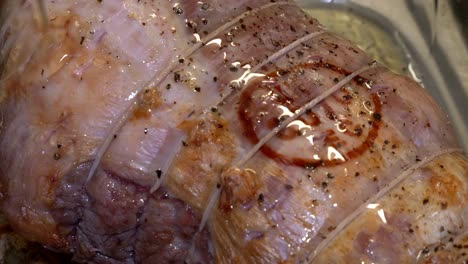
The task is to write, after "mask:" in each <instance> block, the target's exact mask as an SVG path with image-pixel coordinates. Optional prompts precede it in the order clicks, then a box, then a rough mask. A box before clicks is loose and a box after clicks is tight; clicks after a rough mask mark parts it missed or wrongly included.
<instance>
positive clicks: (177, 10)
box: [172, 6, 184, 15]
mask: <svg viewBox="0 0 468 264" xmlns="http://www.w3.org/2000/svg"><path fill="white" fill-rule="evenodd" d="M172 11H173V12H174V13H175V14H176V15H182V13H184V10H183V9H182V8H180V6H174V7H173V8H172Z"/></svg>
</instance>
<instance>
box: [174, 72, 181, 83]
mask: <svg viewBox="0 0 468 264" xmlns="http://www.w3.org/2000/svg"><path fill="white" fill-rule="evenodd" d="M174 82H180V73H178V72H174Z"/></svg>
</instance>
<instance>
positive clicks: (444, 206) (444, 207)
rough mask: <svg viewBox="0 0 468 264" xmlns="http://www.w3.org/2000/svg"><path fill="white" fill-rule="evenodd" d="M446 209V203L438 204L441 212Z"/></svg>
mask: <svg viewBox="0 0 468 264" xmlns="http://www.w3.org/2000/svg"><path fill="white" fill-rule="evenodd" d="M447 207H448V203H447V202H442V203H440V208H441V209H442V210H445V209H447Z"/></svg>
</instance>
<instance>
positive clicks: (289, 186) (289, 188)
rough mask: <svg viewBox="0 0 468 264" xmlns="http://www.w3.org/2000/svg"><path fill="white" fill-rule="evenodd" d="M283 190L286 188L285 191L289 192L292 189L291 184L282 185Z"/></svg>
mask: <svg viewBox="0 0 468 264" xmlns="http://www.w3.org/2000/svg"><path fill="white" fill-rule="evenodd" d="M284 188H286V190H288V191H290V190H292V189H293V186H292V185H291V184H286V185H284Z"/></svg>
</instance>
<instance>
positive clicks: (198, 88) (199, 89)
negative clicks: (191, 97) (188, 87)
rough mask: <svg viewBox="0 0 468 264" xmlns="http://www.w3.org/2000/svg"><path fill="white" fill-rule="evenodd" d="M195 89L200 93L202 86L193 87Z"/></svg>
mask: <svg viewBox="0 0 468 264" xmlns="http://www.w3.org/2000/svg"><path fill="white" fill-rule="evenodd" d="M193 90H194V91H195V92H197V93H199V92H200V91H201V88H200V86H196V87H195V88H193Z"/></svg>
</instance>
